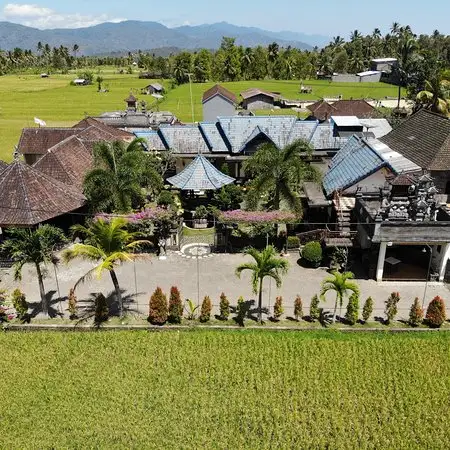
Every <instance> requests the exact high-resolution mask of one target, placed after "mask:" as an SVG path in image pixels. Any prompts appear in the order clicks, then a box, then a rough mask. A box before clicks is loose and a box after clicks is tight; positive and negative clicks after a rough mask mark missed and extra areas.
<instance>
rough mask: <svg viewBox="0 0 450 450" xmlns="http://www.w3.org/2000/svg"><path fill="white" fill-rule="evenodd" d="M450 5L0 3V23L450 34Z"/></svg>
mask: <svg viewBox="0 0 450 450" xmlns="http://www.w3.org/2000/svg"><path fill="white" fill-rule="evenodd" d="M449 17H450V0H428V1H427V2H423V1H420V2H419V0H371V1H368V0H340V1H338V0H321V1H314V0H308V1H302V0H226V1H221V2H218V1H214V0H190V1H186V0H169V1H167V2H162V1H154V0H129V1H123V0H76V1H69V0H36V2H33V1H30V2H23V3H22V2H11V1H0V20H8V21H11V22H16V23H22V24H24V25H29V26H35V27H37V28H55V27H61V28H69V27H81V26H89V25H94V24H97V23H100V22H105V21H120V20H125V19H135V20H149V21H155V22H161V23H164V24H165V25H168V26H178V25H184V24H190V25H198V24H202V23H213V22H220V21H226V22H230V23H233V24H236V25H245V26H256V27H260V28H265V29H268V30H274V31H279V30H290V31H298V32H305V33H308V34H322V35H327V36H335V35H337V34H340V35H343V36H345V37H347V36H348V34H349V32H350V31H351V30H353V29H355V28H356V29H359V30H360V31H362V32H363V33H369V32H370V31H372V30H373V29H374V28H375V27H378V28H380V29H381V30H382V31H383V32H384V33H385V32H387V31H388V29H389V27H390V25H391V24H392V22H394V21H396V22H399V23H401V24H409V25H411V26H412V28H413V30H414V31H415V32H416V33H418V34H420V33H431V32H432V31H433V30H434V29H436V28H437V29H438V30H439V31H440V32H441V33H444V34H450V21H449Z"/></svg>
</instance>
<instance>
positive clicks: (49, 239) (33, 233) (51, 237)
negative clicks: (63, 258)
mask: <svg viewBox="0 0 450 450" xmlns="http://www.w3.org/2000/svg"><path fill="white" fill-rule="evenodd" d="M65 242H66V238H65V236H64V232H63V231H62V230H61V229H60V228H57V227H53V226H51V225H42V226H40V227H38V228H36V229H34V230H33V229H30V228H12V229H10V230H8V239H7V240H6V241H5V242H4V244H3V245H2V246H1V248H2V250H3V251H4V252H5V254H6V255H7V256H8V257H9V258H11V259H12V260H13V261H14V265H13V270H14V278H15V279H16V280H20V279H21V278H22V268H23V266H24V265H25V264H27V263H29V264H33V265H34V267H35V268H36V273H37V278H38V283H39V292H40V295H41V309H42V313H43V314H44V315H46V316H48V302H47V298H46V296H45V287H44V281H43V280H44V276H43V274H42V264H44V265H45V264H48V263H55V261H57V259H56V258H55V251H56V249H57V248H58V247H59V246H60V245H62V244H64V243H65Z"/></svg>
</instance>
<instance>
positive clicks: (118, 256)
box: [63, 217, 150, 317]
mask: <svg viewBox="0 0 450 450" xmlns="http://www.w3.org/2000/svg"><path fill="white" fill-rule="evenodd" d="M72 232H73V233H74V234H78V235H80V236H82V237H83V238H84V243H83V244H74V245H73V246H72V247H71V248H69V249H66V250H65V251H64V252H63V260H64V261H65V262H66V263H68V262H70V261H72V260H74V259H76V258H81V259H85V260H87V261H92V262H95V263H98V264H97V265H96V266H95V267H94V268H92V269H91V270H89V271H88V272H87V273H86V274H85V275H83V276H82V277H81V278H80V279H79V280H78V281H77V282H76V283H75V286H74V289H76V287H77V286H78V285H79V284H80V283H83V282H85V281H87V280H88V279H90V278H91V277H93V276H97V277H98V278H100V277H101V275H102V273H103V272H105V271H106V272H109V274H110V276H111V280H112V283H113V285H114V290H115V294H116V299H117V301H118V303H119V311H120V317H123V299H122V292H121V290H120V286H119V281H118V279H117V275H116V272H115V269H116V267H117V266H118V265H120V264H122V263H124V262H127V261H133V260H135V259H137V258H140V257H142V255H138V254H136V253H134V252H135V250H137V249H139V247H140V246H141V245H146V244H149V243H150V242H149V241H146V240H139V238H138V237H139V234H138V233H131V232H130V231H128V230H127V221H126V220H125V219H124V218H122V217H115V218H113V219H111V220H106V219H103V218H97V219H94V220H93V221H92V222H91V224H90V225H89V226H87V227H86V226H83V225H74V226H73V227H72Z"/></svg>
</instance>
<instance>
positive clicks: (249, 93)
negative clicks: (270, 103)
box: [241, 88, 280, 100]
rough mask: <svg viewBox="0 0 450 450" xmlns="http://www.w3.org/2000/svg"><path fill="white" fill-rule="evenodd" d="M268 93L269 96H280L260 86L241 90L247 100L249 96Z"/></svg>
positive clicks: (274, 97)
mask: <svg viewBox="0 0 450 450" xmlns="http://www.w3.org/2000/svg"><path fill="white" fill-rule="evenodd" d="M261 94H262V95H267V96H268V97H272V98H273V99H276V98H280V96H279V95H278V94H275V93H273V92H269V91H264V90H262V89H258V88H250V89H246V90H245V91H242V92H241V97H242V98H243V99H244V100H246V99H248V98H251V97H255V96H257V95H261Z"/></svg>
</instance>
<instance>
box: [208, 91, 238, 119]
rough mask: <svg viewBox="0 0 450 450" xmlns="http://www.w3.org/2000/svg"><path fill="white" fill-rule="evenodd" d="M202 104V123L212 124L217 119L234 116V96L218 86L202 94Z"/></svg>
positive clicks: (235, 100) (235, 105) (235, 101)
mask: <svg viewBox="0 0 450 450" xmlns="http://www.w3.org/2000/svg"><path fill="white" fill-rule="evenodd" d="M202 104H203V121H204V122H214V121H215V120H217V118H218V117H222V116H234V115H235V114H236V108H237V99H236V95H234V94H233V92H231V91H229V90H228V89H225V88H224V87H223V86H220V85H218V84H216V85H215V86H213V87H212V88H211V89H208V90H207V91H206V92H204V94H203V98H202Z"/></svg>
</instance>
